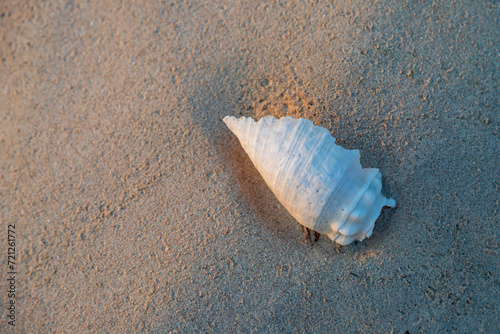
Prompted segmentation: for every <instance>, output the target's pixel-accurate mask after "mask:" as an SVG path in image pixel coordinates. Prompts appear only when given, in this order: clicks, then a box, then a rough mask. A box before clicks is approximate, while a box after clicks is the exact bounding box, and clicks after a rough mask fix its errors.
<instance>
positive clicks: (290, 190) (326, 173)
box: [224, 116, 396, 245]
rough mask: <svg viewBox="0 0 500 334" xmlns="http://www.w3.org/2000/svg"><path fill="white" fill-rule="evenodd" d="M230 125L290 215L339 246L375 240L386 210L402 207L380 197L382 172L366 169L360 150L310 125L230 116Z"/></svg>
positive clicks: (271, 119) (299, 121)
mask: <svg viewBox="0 0 500 334" xmlns="http://www.w3.org/2000/svg"><path fill="white" fill-rule="evenodd" d="M224 122H225V123H226V125H227V126H228V127H229V129H230V130H231V131H232V132H233V133H234V134H235V135H236V137H238V139H239V141H240V143H241V145H242V146H243V149H244V150H245V151H246V152H247V154H248V156H249V157H250V159H251V160H252V162H253V164H254V165H255V167H256V168H257V170H258V171H259V173H260V174H261V175H262V177H263V178H264V181H265V182H266V183H267V185H268V186H269V188H271V190H272V192H273V193H274V195H275V196H276V197H277V198H278V200H279V201H280V202H281V203H282V204H283V206H284V207H285V208H286V209H287V210H288V211H289V212H290V214H291V215H292V216H293V217H294V218H295V219H296V220H297V221H298V222H299V223H300V224H302V225H303V226H305V227H307V228H309V229H312V230H314V231H316V232H319V233H321V234H325V235H327V236H328V237H329V238H330V239H332V240H334V241H335V242H337V243H338V244H341V245H348V244H350V243H351V242H353V241H354V240H359V241H361V240H363V239H365V238H367V237H370V236H371V234H372V231H373V227H374V225H375V221H376V220H377V218H378V216H379V215H380V211H381V209H382V207H384V206H389V207H395V205H396V202H395V201H394V200H393V199H387V198H386V197H385V196H383V195H382V194H381V193H380V191H381V189H382V175H381V173H380V172H379V170H378V169H376V168H367V169H363V168H362V167H361V164H360V161H359V157H360V156H359V151H358V150H346V149H344V148H342V147H340V146H338V145H336V144H335V138H333V137H332V136H331V134H330V132H329V131H328V130H326V129H325V128H322V127H319V126H315V125H314V124H313V123H312V122H311V121H309V120H306V119H303V118H300V119H295V118H292V117H284V118H281V119H279V120H277V119H275V118H274V117H272V116H267V117H264V118H262V119H260V120H259V121H258V122H255V121H254V120H253V119H251V118H246V117H241V118H239V119H237V118H235V117H232V116H226V117H225V118H224Z"/></svg>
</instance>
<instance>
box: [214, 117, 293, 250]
mask: <svg viewBox="0 0 500 334" xmlns="http://www.w3.org/2000/svg"><path fill="white" fill-rule="evenodd" d="M224 126H225V125H224ZM225 132H226V133H227V134H226V135H224V136H222V137H221V139H222V140H221V142H219V143H218V145H217V146H218V147H219V149H220V152H221V157H222V159H223V161H224V162H225V163H226V165H227V166H228V168H229V172H230V174H231V178H232V180H234V184H233V185H234V191H235V192H237V193H239V194H241V198H240V199H241V201H238V202H239V203H240V204H241V205H243V207H244V208H246V209H247V210H248V213H249V214H251V215H253V216H254V217H255V219H256V222H255V223H256V224H258V225H261V226H265V228H266V230H267V231H268V233H270V234H271V235H276V236H278V237H279V238H280V239H286V240H289V239H296V240H297V242H300V240H301V237H302V234H301V230H300V226H299V223H298V222H297V221H296V220H295V219H294V218H293V217H292V216H291V215H290V214H289V213H288V211H286V209H285V208H284V207H283V206H282V205H281V203H280V202H279V201H278V199H277V198H276V197H275V196H274V194H273V192H272V191H271V189H269V187H268V186H267V184H266V183H265V181H264V179H263V178H262V176H261V175H260V174H259V172H258V170H257V169H256V168H255V166H254V165H253V163H252V161H251V160H250V158H249V157H248V155H247V153H246V152H245V151H244V149H243V147H241V144H240V143H239V141H238V139H237V138H236V137H235V136H234V135H233V134H232V133H231V132H230V131H229V129H227V131H225Z"/></svg>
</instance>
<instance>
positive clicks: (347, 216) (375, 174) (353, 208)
mask: <svg viewBox="0 0 500 334" xmlns="http://www.w3.org/2000/svg"><path fill="white" fill-rule="evenodd" d="M365 170H367V169H363V171H365ZM368 170H376V171H377V172H376V173H374V174H373V176H370V181H369V182H366V183H365V184H364V185H363V188H361V189H360V191H359V192H358V195H357V196H356V197H357V198H356V199H355V200H354V201H353V203H355V204H354V205H353V206H352V207H351V208H350V210H349V212H348V214H347V215H346V216H345V219H344V221H343V222H342V224H341V226H339V228H338V229H337V232H338V233H340V234H341V235H343V236H345V237H355V236H357V235H358V234H363V233H366V232H367V231H368V230H369V229H370V226H368V228H366V229H364V230H363V231H360V232H358V233H356V234H353V235H348V234H344V233H343V232H342V231H341V230H342V229H343V228H344V226H345V224H346V223H347V221H348V220H349V217H350V216H351V214H352V213H353V212H354V210H355V209H356V208H357V206H358V203H359V201H360V200H361V198H362V197H363V195H365V193H366V191H367V190H368V188H369V187H370V186H371V184H372V182H373V179H375V178H376V177H377V175H378V174H380V172H379V170H378V169H377V168H369V169H368ZM370 225H371V222H370Z"/></svg>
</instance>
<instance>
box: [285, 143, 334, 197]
mask: <svg viewBox="0 0 500 334" xmlns="http://www.w3.org/2000/svg"><path fill="white" fill-rule="evenodd" d="M328 135H329V134H326V133H320V135H318V136H316V138H315V141H314V143H313V144H312V146H313V147H318V146H320V143H321V142H323V141H328V139H329V138H328V137H329V136H328ZM330 137H331V136H330ZM308 153H309V154H308V156H307V160H304V161H303V162H302V164H301V165H300V166H298V168H299V170H297V171H294V175H295V176H298V177H300V176H302V175H308V174H309V173H308V171H311V170H312V172H314V170H313V168H312V167H313V164H312V163H311V162H312V160H313V159H314V158H315V157H316V154H314V153H313V152H311V151H309V152H308ZM296 159H297V158H296ZM292 181H293V180H292ZM299 184H300V183H297V182H294V186H295V187H299ZM293 195H294V194H293V188H292V189H290V191H288V192H286V196H287V197H286V201H287V203H288V202H289V199H290V197H292V196H293Z"/></svg>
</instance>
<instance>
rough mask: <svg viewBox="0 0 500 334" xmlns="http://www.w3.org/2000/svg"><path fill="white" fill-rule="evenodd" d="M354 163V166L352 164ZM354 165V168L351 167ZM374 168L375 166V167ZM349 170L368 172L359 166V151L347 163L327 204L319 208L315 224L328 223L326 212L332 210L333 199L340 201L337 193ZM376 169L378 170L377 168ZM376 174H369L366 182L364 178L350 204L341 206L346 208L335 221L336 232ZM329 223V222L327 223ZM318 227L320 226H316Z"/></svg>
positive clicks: (341, 187) (343, 183)
mask: <svg viewBox="0 0 500 334" xmlns="http://www.w3.org/2000/svg"><path fill="white" fill-rule="evenodd" d="M353 165H354V166H353ZM353 167H354V168H353ZM375 169H376V168H375ZM351 170H354V171H355V170H359V171H360V172H363V173H364V174H366V172H368V170H366V169H363V168H362V167H361V163H360V162H359V152H358V154H357V155H356V156H355V157H354V159H353V160H352V161H351V163H350V164H349V167H348V168H346V169H345V172H344V174H343V176H342V181H341V182H340V184H339V186H338V187H337V188H336V191H335V193H333V194H332V195H331V196H330V198H329V199H328V202H327V204H326V205H325V206H324V207H323V209H322V210H321V213H320V215H319V216H318V219H317V224H318V225H322V223H325V222H327V223H329V217H325V216H326V215H327V214H329V213H332V212H334V210H332V209H331V208H332V206H333V202H334V199H337V201H338V202H340V203H342V202H343V201H339V200H338V198H339V196H338V194H339V192H340V191H341V190H342V189H343V186H344V185H345V182H346V180H347V179H348V178H347V177H346V174H348V173H349V172H350V171H351ZM377 171H378V170H377ZM376 175H377V174H376V173H374V175H372V176H370V178H369V182H366V180H364V182H363V186H362V187H361V188H359V191H357V192H356V195H355V197H354V198H353V200H352V201H351V204H350V206H349V207H346V208H341V209H342V210H343V209H346V210H345V211H346V212H344V213H343V215H342V216H341V217H340V219H341V220H340V221H339V222H338V223H337V226H336V228H335V232H337V233H340V232H339V230H340V229H341V228H342V227H343V226H344V225H345V223H346V221H347V219H348V218H349V215H350V214H351V212H352V211H353V210H354V208H355V207H356V205H357V203H358V202H359V200H360V198H361V196H363V194H364V193H365V191H366V189H368V187H369V186H370V184H371V182H372V180H373V178H374V177H375V176H376ZM337 211H338V210H337ZM329 225H331V224H329ZM318 227H320V226H318Z"/></svg>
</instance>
